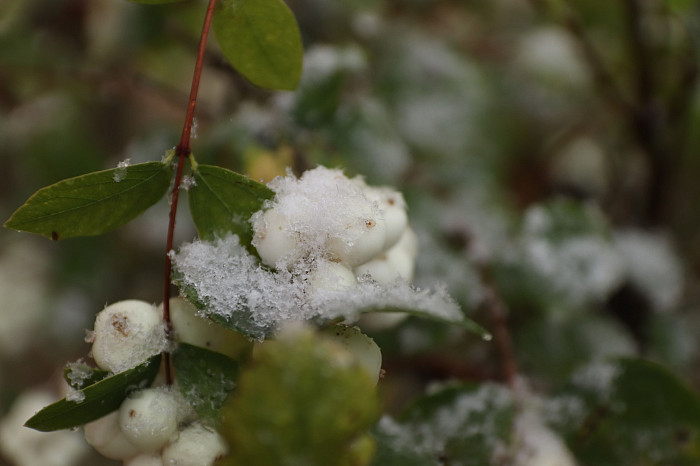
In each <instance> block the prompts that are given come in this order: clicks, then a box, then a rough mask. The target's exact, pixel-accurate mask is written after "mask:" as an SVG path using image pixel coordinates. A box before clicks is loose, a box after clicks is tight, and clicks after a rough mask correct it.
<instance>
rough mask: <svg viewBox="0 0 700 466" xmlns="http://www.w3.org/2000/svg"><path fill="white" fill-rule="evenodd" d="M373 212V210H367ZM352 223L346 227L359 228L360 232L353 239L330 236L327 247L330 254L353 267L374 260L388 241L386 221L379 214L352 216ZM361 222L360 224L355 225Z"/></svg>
mask: <svg viewBox="0 0 700 466" xmlns="http://www.w3.org/2000/svg"><path fill="white" fill-rule="evenodd" d="M367 213H368V214H371V212H367ZM350 220H351V222H352V223H349V224H348V225H347V226H346V229H348V230H350V229H352V228H357V227H358V226H359V228H357V230H358V231H359V234H358V235H357V236H356V237H355V238H353V239H350V240H348V239H345V238H341V237H339V236H338V237H332V238H329V240H328V243H327V245H326V246H327V249H328V253H329V255H330V256H331V257H332V258H334V259H338V260H340V262H344V263H346V264H348V265H349V266H351V267H355V266H357V265H360V264H364V263H365V262H368V261H370V260H372V258H373V257H374V256H376V255H377V254H379V253H380V252H381V251H382V250H383V249H384V243H385V242H386V222H385V221H384V218H383V217H381V216H378V215H374V216H372V215H366V216H362V217H360V218H351V219H350ZM355 223H359V225H355Z"/></svg>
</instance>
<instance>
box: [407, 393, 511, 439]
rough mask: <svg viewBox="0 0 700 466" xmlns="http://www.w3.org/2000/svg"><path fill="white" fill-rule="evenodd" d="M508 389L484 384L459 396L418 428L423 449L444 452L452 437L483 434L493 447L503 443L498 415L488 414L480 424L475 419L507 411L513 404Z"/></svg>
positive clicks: (417, 431) (416, 428)
mask: <svg viewBox="0 0 700 466" xmlns="http://www.w3.org/2000/svg"><path fill="white" fill-rule="evenodd" d="M511 400H512V398H511V393H510V392H509V391H508V389H507V388H505V387H503V386H499V385H495V384H489V383H485V384H482V385H481V386H480V387H479V388H478V389H477V390H476V391H474V392H470V393H465V394H463V395H460V396H459V397H457V398H456V399H455V400H454V402H453V403H451V404H449V405H445V406H443V407H441V408H440V409H438V410H437V411H436V412H435V413H434V414H432V415H431V419H430V420H429V421H428V422H425V423H421V424H418V425H416V426H415V430H416V433H417V434H418V436H419V438H420V439H421V440H420V441H421V443H422V444H423V446H424V447H425V448H427V449H429V450H431V451H442V450H444V448H445V445H446V443H447V442H448V441H449V440H450V439H451V438H465V437H469V436H472V435H483V436H484V441H485V442H486V443H487V444H489V445H490V446H491V447H492V448H496V446H497V445H498V444H499V443H500V440H499V438H498V426H497V425H496V416H493V415H486V416H485V417H484V418H483V420H481V421H480V422H475V419H476V416H479V419H481V416H484V415H485V414H486V413H489V412H494V411H498V410H501V409H505V408H507V407H508V406H510V404H511V403H512V401H511Z"/></svg>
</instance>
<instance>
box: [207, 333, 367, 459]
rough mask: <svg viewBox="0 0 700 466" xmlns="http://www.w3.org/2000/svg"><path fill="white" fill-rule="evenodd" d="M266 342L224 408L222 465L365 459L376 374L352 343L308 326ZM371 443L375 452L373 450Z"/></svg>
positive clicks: (242, 375)
mask: <svg viewBox="0 0 700 466" xmlns="http://www.w3.org/2000/svg"><path fill="white" fill-rule="evenodd" d="M293 332H294V333H290V332H289V331H288V332H287V333H284V334H283V335H281V336H280V338H279V339H277V340H274V341H269V342H266V343H265V344H264V345H261V346H260V351H259V352H257V353H256V355H255V357H254V359H253V364H252V365H251V366H250V367H249V369H248V370H246V371H244V372H243V373H242V374H241V377H240V380H239V385H238V388H237V389H236V391H235V392H234V393H233V395H232V396H231V398H230V400H229V401H228V402H227V403H226V405H224V408H223V425H222V429H221V432H222V434H223V435H224V437H225V438H226V440H227V443H228V444H229V445H230V446H231V449H230V450H231V451H230V454H229V456H228V457H227V458H225V459H224V461H223V462H222V464H223V465H241V464H246V465H248V464H249V465H276V466H291V465H300V464H303V465H306V466H341V465H342V466H350V465H362V464H367V461H368V459H367V458H368V456H371V452H372V451H371V450H372V448H373V445H372V443H371V442H369V443H368V442H367V437H366V435H365V432H366V430H367V429H368V428H369V427H370V426H371V425H372V424H373V423H374V422H375V421H376V419H377V417H378V415H379V400H378V397H377V393H376V389H375V386H374V381H373V380H372V379H371V377H370V376H369V375H368V374H367V372H366V371H365V370H364V369H362V368H361V367H360V366H358V365H354V364H349V363H348V361H351V360H352V359H348V358H349V357H350V355H349V354H348V352H347V350H345V349H343V348H342V347H340V346H339V345H337V344H334V343H332V342H330V341H327V340H326V339H325V338H321V337H319V336H318V335H316V334H314V333H312V332H310V331H308V330H296V331H293ZM368 449H369V453H370V454H369V455H368V454H367V453H368Z"/></svg>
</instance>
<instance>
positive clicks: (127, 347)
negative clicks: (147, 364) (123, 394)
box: [92, 300, 167, 373]
mask: <svg viewBox="0 0 700 466" xmlns="http://www.w3.org/2000/svg"><path fill="white" fill-rule="evenodd" d="M166 345H167V339H166V335H165V326H164V325H163V322H162V317H161V314H160V313H159V312H158V311H157V310H156V307H155V306H153V305H152V304H149V303H147V302H145V301H138V300H126V301H119V302H117V303H114V304H111V305H109V306H107V307H105V308H104V309H103V310H102V311H101V312H99V313H98V314H97V318H96V319H95V330H94V340H93V344H92V356H93V358H94V359H95V362H96V363H97V365H98V366H99V367H100V368H101V369H104V370H107V371H111V372H115V373H116V372H122V371H125V370H127V369H131V368H132V367H136V366H138V365H139V364H141V363H143V362H144V361H146V360H147V359H148V358H149V357H151V356H154V355H156V354H158V353H160V352H161V351H163V349H164V348H165V346H166Z"/></svg>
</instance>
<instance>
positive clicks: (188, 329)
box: [159, 298, 252, 359]
mask: <svg viewBox="0 0 700 466" xmlns="http://www.w3.org/2000/svg"><path fill="white" fill-rule="evenodd" d="M161 306H162V304H161ZM159 309H160V308H159ZM170 321H171V322H172V325H173V330H174V331H175V337H176V339H177V341H178V342H181V343H187V344H190V345H194V346H199V347H200V348H206V349H208V350H211V351H217V352H219V353H223V354H225V355H226V356H229V357H231V358H234V359H240V358H241V357H242V356H244V355H246V354H247V353H248V352H249V351H250V349H251V347H252V343H251V342H250V341H249V340H248V339H247V338H246V337H244V336H243V335H241V334H240V333H237V332H234V331H231V330H228V329H226V328H224V327H222V326H221V325H218V324H215V323H214V322H212V321H210V320H209V319H207V318H206V317H202V316H200V315H199V314H198V311H197V308H196V307H195V306H194V305H193V304H192V303H190V302H189V301H187V300H185V299H183V298H171V299H170Z"/></svg>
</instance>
